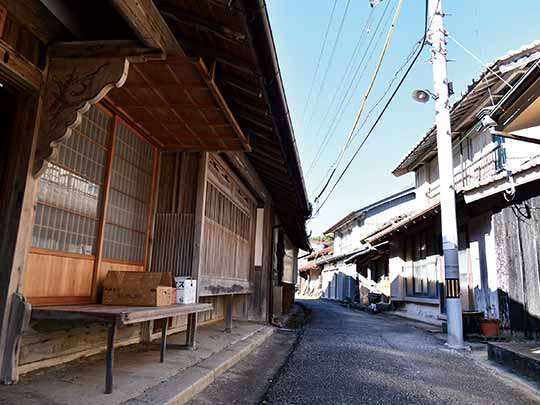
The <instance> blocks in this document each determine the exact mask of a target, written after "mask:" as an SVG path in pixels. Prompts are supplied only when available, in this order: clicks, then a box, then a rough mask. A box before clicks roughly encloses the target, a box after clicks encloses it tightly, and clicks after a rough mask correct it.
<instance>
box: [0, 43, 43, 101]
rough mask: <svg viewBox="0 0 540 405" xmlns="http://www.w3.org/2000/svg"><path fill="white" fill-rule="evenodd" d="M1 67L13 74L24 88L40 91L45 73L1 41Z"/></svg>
mask: <svg viewBox="0 0 540 405" xmlns="http://www.w3.org/2000/svg"><path fill="white" fill-rule="evenodd" d="M0 65H1V66H3V67H4V68H6V69H7V70H8V71H9V72H11V73H13V75H14V77H16V78H17V81H18V83H17V84H19V83H20V85H22V87H26V88H29V89H31V90H38V89H39V88H40V86H41V83H42V81H43V73H42V72H41V70H39V69H38V68H37V67H36V66H34V65H33V64H32V63H30V62H29V61H28V60H27V59H26V58H24V57H23V56H22V55H20V53H19V52H17V51H16V50H15V49H13V48H12V47H11V46H10V45H8V44H7V43H5V42H4V41H2V40H0Z"/></svg>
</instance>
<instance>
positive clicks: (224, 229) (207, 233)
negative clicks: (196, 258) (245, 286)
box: [201, 156, 256, 287]
mask: <svg viewBox="0 0 540 405" xmlns="http://www.w3.org/2000/svg"><path fill="white" fill-rule="evenodd" d="M255 213H256V206H255V200H254V198H253V196H252V195H251V194H250V193H249V192H248V191H247V189H246V188H245V187H244V186H243V185H242V183H241V181H240V180H239V179H238V178H237V177H236V176H235V175H234V174H233V173H232V172H231V171H230V170H229V169H228V168H227V167H226V165H225V164H224V162H223V161H221V160H220V159H219V158H217V157H216V156H212V159H211V160H210V161H209V173H208V187H207V193H206V209H205V227H204V243H203V251H202V262H203V264H202V274H201V279H202V278H206V279H212V280H216V279H223V280H229V281H230V280H241V281H251V280H252V278H253V277H252V270H253V255H252V253H253V248H254V232H255ZM212 284H214V282H213V283H212ZM225 284H228V283H225ZM238 285H240V284H238ZM216 287H217V286H216Z"/></svg>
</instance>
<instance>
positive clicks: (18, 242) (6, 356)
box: [0, 93, 41, 384]
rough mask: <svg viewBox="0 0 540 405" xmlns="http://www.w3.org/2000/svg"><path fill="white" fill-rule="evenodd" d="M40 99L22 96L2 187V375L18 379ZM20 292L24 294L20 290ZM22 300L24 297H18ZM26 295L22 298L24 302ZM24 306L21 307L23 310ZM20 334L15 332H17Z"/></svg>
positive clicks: (0, 378) (8, 381) (8, 380)
mask: <svg viewBox="0 0 540 405" xmlns="http://www.w3.org/2000/svg"><path fill="white" fill-rule="evenodd" d="M40 109H41V101H40V98H39V96H38V94H37V93H27V94H23V95H21V96H20V98H19V102H18V107H17V113H16V117H15V121H14V125H13V128H15V131H17V132H16V133H14V134H13V136H12V140H11V142H10V148H9V149H10V151H9V155H10V156H11V158H10V159H9V160H8V162H7V168H6V175H5V177H4V178H5V179H11V180H6V181H5V182H4V184H2V185H1V186H2V193H0V194H1V195H0V211H1V212H2V218H1V219H0V372H1V375H0V381H1V382H2V383H4V384H11V383H14V382H16V381H17V380H18V373H17V359H18V352H19V346H20V337H21V334H22V328H23V326H24V323H21V319H23V318H24V316H25V315H24V313H23V312H26V311H27V310H28V307H27V305H24V304H23V305H12V304H13V303H14V302H17V300H16V299H15V297H16V294H18V292H19V291H20V289H21V287H22V283H23V275H24V269H25V267H26V258H27V253H28V249H29V246H30V238H31V235H32V224H33V220H34V199H35V188H36V180H35V179H34V177H33V176H32V173H31V171H32V164H33V160H34V153H35V148H36V140H37V132H38V131H37V128H38V126H39V112H40ZM18 296H19V297H22V296H20V295H18ZM19 301H21V300H19ZM23 301H24V300H23V299H22V301H21V303H23ZM21 311H22V312H21ZM13 334H15V335H16V336H15V335H13Z"/></svg>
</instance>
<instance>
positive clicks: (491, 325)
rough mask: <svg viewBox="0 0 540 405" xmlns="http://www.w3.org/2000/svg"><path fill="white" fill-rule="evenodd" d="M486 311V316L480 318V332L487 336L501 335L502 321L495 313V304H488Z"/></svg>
mask: <svg viewBox="0 0 540 405" xmlns="http://www.w3.org/2000/svg"><path fill="white" fill-rule="evenodd" d="M486 312H487V315H486V317H485V318H484V319H481V320H480V332H482V335H484V336H486V337H493V336H499V331H500V328H499V326H500V321H499V319H497V317H496V315H495V306H494V305H488V306H487V307H486Z"/></svg>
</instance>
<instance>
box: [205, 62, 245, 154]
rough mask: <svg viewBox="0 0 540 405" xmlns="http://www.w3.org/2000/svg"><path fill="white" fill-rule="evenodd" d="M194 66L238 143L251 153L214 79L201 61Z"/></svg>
mask: <svg viewBox="0 0 540 405" xmlns="http://www.w3.org/2000/svg"><path fill="white" fill-rule="evenodd" d="M196 66H197V68H198V69H199V72H201V75H202V77H203V79H204V81H205V82H206V84H207V85H208V87H209V88H210V90H211V91H212V94H213V96H214V99H215V100H216V102H217V103H218V104H219V106H220V107H221V108H222V110H223V113H224V114H225V116H226V117H227V120H228V121H229V123H230V124H231V126H232V127H233V130H234V132H235V133H236V135H237V136H238V138H239V139H240V142H242V144H243V146H244V150H245V151H246V152H249V151H251V147H250V146H249V141H248V139H247V137H246V136H245V135H244V132H243V131H242V128H241V127H240V125H238V122H237V121H236V118H235V117H234V115H233V113H232V112H231V110H230V108H229V106H228V104H227V102H226V101H225V99H224V98H223V95H222V94H221V92H220V91H219V88H218V87H217V85H216V82H215V81H214V77H212V75H211V73H210V72H209V71H208V68H207V67H206V65H205V64H204V62H203V60H202V59H199V61H198V63H197V64H196ZM213 71H214V70H213Z"/></svg>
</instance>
